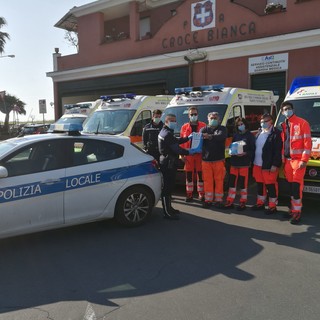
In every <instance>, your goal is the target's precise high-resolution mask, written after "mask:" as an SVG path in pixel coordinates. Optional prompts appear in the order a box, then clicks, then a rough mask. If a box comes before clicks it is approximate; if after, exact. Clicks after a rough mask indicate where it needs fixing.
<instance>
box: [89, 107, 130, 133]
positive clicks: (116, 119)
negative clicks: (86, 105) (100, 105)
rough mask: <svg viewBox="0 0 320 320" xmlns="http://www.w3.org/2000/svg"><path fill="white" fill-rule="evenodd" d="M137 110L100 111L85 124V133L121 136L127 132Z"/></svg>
mask: <svg viewBox="0 0 320 320" xmlns="http://www.w3.org/2000/svg"><path fill="white" fill-rule="evenodd" d="M135 111H136V110H125V109H120V110H98V111H96V112H94V113H93V114H92V115H91V116H90V117H89V118H88V119H87V120H86V121H85V122H84V123H83V132H85V133H103V134H113V135H114V134H120V133H122V132H124V131H125V130H126V128H127V127H128V125H129V123H130V121H131V119H132V117H133V115H134V114H135Z"/></svg>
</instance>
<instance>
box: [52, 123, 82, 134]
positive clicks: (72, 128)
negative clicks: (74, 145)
mask: <svg viewBox="0 0 320 320" xmlns="http://www.w3.org/2000/svg"><path fill="white" fill-rule="evenodd" d="M49 130H50V132H68V133H69V135H79V134H80V131H82V130H83V127H82V124H80V123H65V124H61V123H53V124H51V125H50V128H49Z"/></svg>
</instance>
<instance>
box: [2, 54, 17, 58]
mask: <svg viewBox="0 0 320 320" xmlns="http://www.w3.org/2000/svg"><path fill="white" fill-rule="evenodd" d="M0 58H15V55H14V54H8V55H6V56H0Z"/></svg>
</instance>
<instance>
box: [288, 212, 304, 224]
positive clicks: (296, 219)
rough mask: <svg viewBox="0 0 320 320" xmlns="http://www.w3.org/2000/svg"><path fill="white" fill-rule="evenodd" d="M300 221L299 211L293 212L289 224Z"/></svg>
mask: <svg viewBox="0 0 320 320" xmlns="http://www.w3.org/2000/svg"><path fill="white" fill-rule="evenodd" d="M300 221H301V214H300V213H293V214H292V218H291V219H290V223H291V224H298V223H299V222H300Z"/></svg>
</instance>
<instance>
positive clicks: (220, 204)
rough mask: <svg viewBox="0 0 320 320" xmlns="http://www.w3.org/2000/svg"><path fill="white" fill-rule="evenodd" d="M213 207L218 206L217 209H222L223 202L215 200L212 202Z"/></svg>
mask: <svg viewBox="0 0 320 320" xmlns="http://www.w3.org/2000/svg"><path fill="white" fill-rule="evenodd" d="M214 207H215V208H218V209H224V204H223V203H222V201H217V202H216V203H215V204H214Z"/></svg>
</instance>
